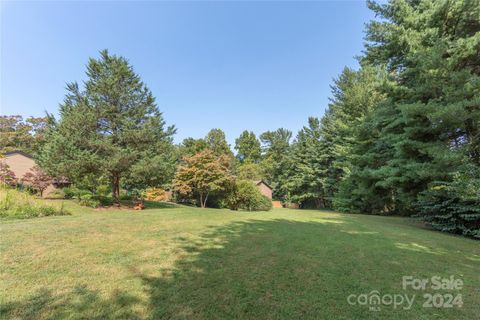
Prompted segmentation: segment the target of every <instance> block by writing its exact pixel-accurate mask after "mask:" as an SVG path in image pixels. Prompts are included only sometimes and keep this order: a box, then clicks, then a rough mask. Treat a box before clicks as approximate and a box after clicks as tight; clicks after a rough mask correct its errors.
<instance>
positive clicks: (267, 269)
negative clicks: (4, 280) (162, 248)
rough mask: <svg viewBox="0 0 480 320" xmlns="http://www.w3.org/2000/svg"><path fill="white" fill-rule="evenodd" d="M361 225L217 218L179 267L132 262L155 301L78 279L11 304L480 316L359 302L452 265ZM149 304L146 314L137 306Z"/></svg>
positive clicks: (196, 312)
mask: <svg viewBox="0 0 480 320" xmlns="http://www.w3.org/2000/svg"><path fill="white" fill-rule="evenodd" d="M356 227H357V226H356V225H355V223H353V222H350V221H346V220H342V219H338V218H336V219H321V220H319V221H310V222H299V221H291V220H281V219H277V220H268V221H264V220H249V221H247V222H236V223H231V224H229V225H227V226H222V227H211V228H210V230H209V231H208V232H206V233H205V234H203V235H202V236H201V237H200V238H199V239H198V240H195V241H193V240H191V239H187V238H183V237H182V238H177V239H176V241H179V242H180V243H181V249H182V251H183V253H184V254H181V255H180V256H181V257H182V258H181V259H180V260H178V261H177V262H176V263H175V264H174V267H173V268H171V269H161V270H159V273H157V274H155V275H152V274H144V273H141V272H139V271H137V270H136V269H132V270H131V272H132V274H133V276H134V277H135V278H137V279H140V280H141V281H142V283H143V290H144V293H146V294H147V296H148V302H144V301H143V300H140V298H138V297H136V296H135V293H134V292H132V293H124V292H123V293H122V292H119V293H117V294H115V295H113V296H112V297H110V298H108V299H105V298H102V297H100V296H99V295H98V294H96V293H95V292H92V291H89V290H87V289H85V288H77V289H75V290H74V291H73V292H72V293H70V294H67V295H59V296H53V295H52V293H51V292H48V291H43V292H39V293H37V294H36V295H35V296H34V297H32V298H30V299H28V300H25V301H20V302H13V303H10V304H7V305H6V307H5V309H4V312H5V314H6V315H8V316H9V317H7V318H12V317H15V316H17V317H18V318H20V319H36V318H42V317H43V318H48V319H62V318H70V319H137V318H144V317H147V318H149V319H369V318H374V319H385V318H389V319H416V318H425V319H427V318H430V316H432V312H435V314H436V316H438V317H443V318H448V317H447V316H450V315H453V316H452V317H451V318H452V319H454V318H462V316H464V317H465V316H467V317H466V318H468V315H471V316H473V314H474V312H472V309H468V310H467V309H466V308H463V310H458V309H455V310H445V309H442V310H432V309H425V308H423V309H422V307H421V304H420V302H419V303H417V304H415V305H414V307H413V309H412V310H410V311H408V313H407V311H405V312H404V311H403V310H398V309H397V310H393V308H392V307H391V306H390V307H387V308H385V309H382V312H371V311H370V310H369V309H368V307H366V306H358V305H356V306H352V305H349V304H348V303H347V300H346V299H347V297H348V296H349V295H350V294H362V293H368V292H371V291H372V290H379V291H380V292H383V293H395V292H399V293H402V292H403V291H402V289H401V276H402V275H413V276H415V275H416V273H419V274H423V275H425V273H428V274H427V275H430V276H432V275H434V274H441V272H442V270H443V267H442V266H441V264H442V262H443V261H442V260H441V257H440V256H439V255H437V254H431V253H429V252H428V251H427V252H426V251H425V250H405V249H404V248H400V247H398V243H396V242H395V240H394V239H389V238H385V237H384V236H382V235H380V234H377V233H375V232H373V233H372V232H368V231H362V230H358V232H349V231H351V230H357V228H356ZM341 231H344V232H341ZM345 231H347V232H345ZM455 267H456V266H455ZM454 269H455V268H451V269H450V270H449V272H453V271H452V270H454ZM457 271H458V270H457ZM463 271H467V269H463ZM470 272H472V274H473V272H474V270H471V271H470ZM430 273H432V274H430ZM94 285H95V284H94V283H92V284H90V286H94ZM137 294H138V292H137ZM139 304H140V305H141V307H142V308H143V309H144V310H146V313H142V314H141V315H140V314H138V313H136V311H135V310H138V308H136V307H135V306H137V307H138V305H139ZM466 306H468V305H466ZM470 306H471V305H470ZM473 311H474V310H473ZM448 312H450V313H448ZM463 312H467V313H468V314H467V315H466V314H465V313H463ZM432 318H434V317H432Z"/></svg>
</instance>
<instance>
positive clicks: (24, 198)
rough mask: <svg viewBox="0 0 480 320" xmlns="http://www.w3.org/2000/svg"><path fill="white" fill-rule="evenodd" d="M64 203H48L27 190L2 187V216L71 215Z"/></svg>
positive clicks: (0, 201) (0, 191)
mask: <svg viewBox="0 0 480 320" xmlns="http://www.w3.org/2000/svg"><path fill="white" fill-rule="evenodd" d="M69 214H70V213H69V212H68V211H67V210H65V208H64V207H63V203H62V204H61V205H60V206H53V205H46V204H45V203H44V202H43V200H39V199H35V198H34V197H33V196H31V195H29V194H28V193H26V192H21V191H18V190H15V189H9V188H5V187H0V217H1V218H17V219H25V218H34V217H46V216H62V215H69Z"/></svg>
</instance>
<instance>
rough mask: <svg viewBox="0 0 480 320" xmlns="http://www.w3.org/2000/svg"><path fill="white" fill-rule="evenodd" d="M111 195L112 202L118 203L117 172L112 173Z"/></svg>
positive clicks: (118, 184)
mask: <svg viewBox="0 0 480 320" xmlns="http://www.w3.org/2000/svg"><path fill="white" fill-rule="evenodd" d="M112 196H113V202H115V204H116V205H117V206H119V205H120V177H119V176H118V175H117V174H113V175H112Z"/></svg>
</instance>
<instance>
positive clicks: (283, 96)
mask: <svg viewBox="0 0 480 320" xmlns="http://www.w3.org/2000/svg"><path fill="white" fill-rule="evenodd" d="M372 18H373V14H372V13H371V12H370V11H369V10H368V9H367V7H366V4H365V2H363V1H350V2H347V1H332V2H322V1H318V2H155V1H150V2H89V1H82V2H60V1H53V2H4V1H2V3H1V58H0V62H1V68H0V70H1V71H0V73H1V79H0V103H1V104H0V108H1V109H0V111H1V114H20V115H23V116H25V117H26V116H30V115H33V116H40V115H43V114H44V113H45V110H47V111H49V112H53V113H56V112H57V110H58V105H59V103H60V102H61V101H62V100H63V97H64V95H65V83H66V82H71V81H81V80H83V79H85V75H84V72H85V64H86V62H87V60H88V57H98V51H100V50H102V49H104V48H107V49H109V51H110V52H111V53H115V54H119V55H123V56H125V57H126V58H127V59H128V60H129V61H130V63H131V64H132V65H133V66H134V69H135V71H136V72H137V73H139V74H140V76H141V77H142V79H143V80H144V81H145V83H146V84H147V85H148V86H149V88H150V89H151V90H152V91H153V93H154V95H155V97H156V98H157V104H158V106H159V109H160V110H161V111H162V112H163V114H164V117H165V119H166V121H167V122H168V124H175V125H176V127H177V130H178V133H177V135H176V137H175V140H176V141H177V142H179V141H181V140H182V139H183V138H186V137H189V136H192V137H202V136H204V135H205V134H206V133H207V132H208V131H209V130H210V129H211V128H221V129H223V130H224V131H225V132H226V134H227V139H228V141H229V142H230V143H233V141H234V140H235V138H236V137H237V136H238V135H239V134H240V133H241V132H242V131H243V130H245V129H248V130H252V131H254V132H255V133H257V134H260V133H261V132H264V131H266V130H274V129H276V128H278V127H285V128H287V129H290V130H292V131H294V133H296V131H297V130H298V129H300V128H301V127H302V126H303V125H304V124H305V123H306V121H307V117H308V116H321V115H322V114H323V112H324V110H325V107H326V106H327V104H328V97H329V96H330V85H331V83H332V79H333V78H334V77H336V76H337V75H338V74H339V73H340V72H341V70H342V69H343V67H344V66H350V67H357V62H356V60H355V58H354V57H355V56H356V55H359V54H360V53H361V50H362V44H363V29H364V24H365V23H366V22H367V21H369V20H370V19H372Z"/></svg>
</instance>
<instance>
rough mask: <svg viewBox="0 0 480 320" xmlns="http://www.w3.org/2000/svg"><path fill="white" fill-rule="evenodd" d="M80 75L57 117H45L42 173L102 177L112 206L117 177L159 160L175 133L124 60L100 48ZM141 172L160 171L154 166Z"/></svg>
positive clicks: (117, 189)
mask: <svg viewBox="0 0 480 320" xmlns="http://www.w3.org/2000/svg"><path fill="white" fill-rule="evenodd" d="M86 74H87V80H86V81H85V89H84V90H81V89H80V87H79V86H78V84H77V83H70V84H68V86H67V90H68V93H67V95H66V98H65V101H64V102H63V104H62V105H61V106H60V119H59V120H58V121H57V120H55V119H54V117H53V116H50V128H49V130H48V137H47V139H46V140H47V143H46V145H45V147H44V148H43V150H42V152H41V154H40V157H39V161H40V164H41V166H42V168H44V169H45V170H47V172H48V173H50V174H52V175H63V176H66V177H68V178H69V179H70V180H71V181H73V182H75V181H77V180H81V179H82V178H83V177H84V176H91V175H93V176H97V177H101V176H105V177H107V178H108V179H109V180H110V182H111V185H112V194H113V197H114V199H115V201H116V202H117V203H118V201H119V193H120V184H121V181H122V179H123V178H125V177H128V176H130V175H132V174H134V171H135V170H134V169H135V168H138V167H139V166H140V167H141V166H142V164H144V163H147V162H148V163H152V162H155V161H160V160H161V159H162V160H163V159H164V158H163V157H162V154H163V153H164V152H165V150H166V149H168V148H169V147H168V145H171V143H172V135H173V133H174V132H175V130H174V128H173V127H168V128H166V127H165V121H164V120H163V117H162V114H161V113H160V112H159V110H158V108H157V106H156V104H155V99H154V97H153V95H152V93H151V92H150V90H149V89H148V88H147V87H146V86H145V84H144V83H143V82H142V81H141V79H140V77H139V76H138V75H137V74H135V72H134V71H133V68H132V67H131V66H130V65H129V63H128V62H127V60H126V59H124V58H122V57H118V56H116V55H110V54H109V53H108V51H107V50H104V51H102V52H101V57H100V59H93V58H91V59H90V60H89V62H88V65H87V72H86ZM156 170H159V171H156ZM142 174H149V175H156V176H157V177H158V176H162V175H165V172H164V171H163V170H162V168H159V167H154V170H153V171H149V172H148V173H142ZM167 175H168V173H167ZM153 180H155V179H153ZM150 181H151V180H150ZM143 182H145V181H142V183H143ZM152 182H154V183H157V182H158V180H156V181H152ZM147 183H148V181H147Z"/></svg>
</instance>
